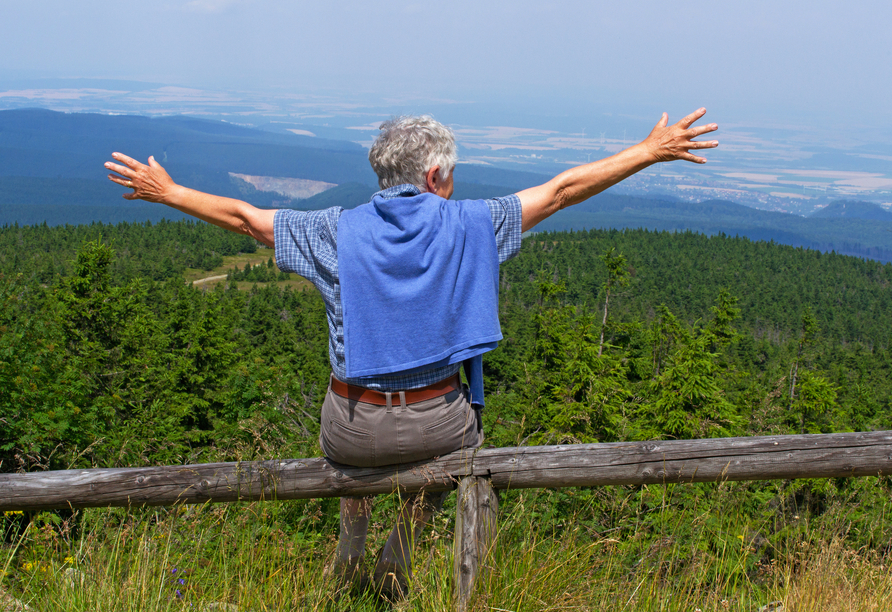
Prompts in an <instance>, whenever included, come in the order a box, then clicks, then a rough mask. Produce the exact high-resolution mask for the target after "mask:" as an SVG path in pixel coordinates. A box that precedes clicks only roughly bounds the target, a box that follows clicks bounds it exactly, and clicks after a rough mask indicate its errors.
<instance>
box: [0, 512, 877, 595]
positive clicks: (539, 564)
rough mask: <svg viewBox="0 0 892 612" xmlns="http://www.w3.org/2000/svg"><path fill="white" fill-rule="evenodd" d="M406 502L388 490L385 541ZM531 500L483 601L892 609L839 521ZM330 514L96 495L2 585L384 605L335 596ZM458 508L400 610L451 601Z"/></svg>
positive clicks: (47, 532) (506, 530)
mask: <svg viewBox="0 0 892 612" xmlns="http://www.w3.org/2000/svg"><path fill="white" fill-rule="evenodd" d="M394 503H395V502H391V501H388V500H384V501H383V502H382V504H383V505H384V506H385V508H384V509H382V512H381V513H380V516H378V518H377V519H376V520H375V521H374V522H375V526H374V529H373V533H372V534H371V536H370V541H369V550H370V551H374V550H375V549H376V547H378V546H380V545H381V544H382V543H383V540H384V538H385V537H386V533H387V524H386V521H387V516H388V513H389V512H390V511H391V510H392V508H391V507H392V506H393V504H394ZM527 510H528V508H525V505H524V504H523V503H521V504H515V506H514V507H513V509H510V510H508V511H506V513H505V514H504V515H503V517H502V520H501V521H500V522H501V525H502V531H501V533H500V535H499V539H498V542H497V545H496V547H495V552H494V553H493V556H492V557H491V558H488V559H487V560H486V561H485V564H484V571H483V573H482V574H481V577H480V579H479V581H478V588H477V593H476V594H475V597H474V599H473V600H472V605H471V609H472V610H475V611H477V612H485V611H486V612H491V611H502V612H505V611H510V612H531V611H544V610H566V611H583V610H598V611H616V612H625V611H631V610H636V611H638V610H646V611H651V610H653V611H658V610H659V611H661V612H662V611H678V612H681V611H684V612H695V611H696V610H700V611H702V612H706V611H717V612H718V611H724V610H733V611H747V612H758V611H759V610H760V609H763V607H764V606H767V605H769V604H771V603H772V602H781V603H782V604H783V609H784V610H785V611H787V612H812V611H813V612H818V611H821V612H835V611H840V612H842V611H846V612H848V611H855V610H858V611H862V610H863V611H873V610H876V611H881V610H892V576H890V572H889V570H888V563H889V559H888V558H885V557H883V556H882V555H881V554H879V553H877V552H870V551H863V550H853V549H852V548H851V547H849V546H847V545H846V543H845V541H844V540H843V539H842V538H841V537H839V535H838V532H836V533H829V532H828V533H827V534H826V536H822V534H821V533H815V530H809V529H805V530H799V531H797V532H795V533H792V534H791V535H790V536H789V537H788V538H786V539H785V540H783V542H782V545H774V548H771V547H769V549H768V550H759V551H757V550H756V549H755V548H752V547H750V546H749V545H748V544H747V543H746V542H745V541H744V538H740V537H737V536H734V535H733V534H729V537H728V538H727V539H725V540H722V539H721V538H717V535H716V533H715V532H714V531H712V529H713V528H712V527H710V524H711V523H710V520H709V519H710V518H711V517H710V516H709V515H708V513H700V514H697V515H694V514H686V515H684V516H681V517H680V518H678V519H677V520H678V521H687V522H688V525H689V526H693V528H694V529H695V531H694V532H693V533H694V534H693V536H692V537H691V538H687V539H685V540H681V539H675V538H673V537H672V536H671V535H670V536H666V537H657V538H651V539H648V540H645V539H642V540H641V541H640V542H637V541H636V538H637V537H638V536H637V534H632V535H631V536H627V537H626V538H625V539H613V538H609V537H592V536H591V533H590V531H588V530H586V529H585V528H583V527H580V526H578V525H576V526H574V525H573V522H572V521H571V522H569V523H568V525H569V526H568V527H566V528H564V529H562V530H560V531H558V532H557V533H553V532H550V531H546V530H544V529H543V526H542V525H540V524H536V523H535V522H534V521H532V520H531V519H529V518H528V517H529V513H528V511H527ZM330 511H331V509H330V508H329V509H328V512H329V513H330ZM325 516H326V512H324V511H323V505H322V504H321V503H320V502H309V503H303V505H297V504H260V503H255V504H241V505H237V504H233V505H220V506H207V507H181V508H170V509H157V510H151V511H149V510H140V511H135V512H132V513H130V514H129V515H128V514H127V513H125V512H123V511H122V510H90V511H84V512H83V513H82V514H81V515H80V516H79V518H78V521H79V525H80V526H81V529H82V531H81V532H80V533H79V534H78V533H75V531H74V530H72V529H71V527H72V526H73V523H71V522H69V523H61V524H53V523H52V522H51V521H50V520H49V519H48V518H47V515H43V516H42V517H39V518H38V520H36V521H33V522H32V523H31V526H30V527H28V529H27V530H26V531H25V532H24V533H21V534H20V540H13V541H12V542H10V543H8V544H7V545H6V549H5V550H4V551H3V552H2V556H0V570H2V569H3V568H4V566H5V568H6V569H5V572H6V574H5V576H4V577H3V582H2V586H3V588H5V589H6V591H8V593H10V594H12V595H13V596H14V597H15V598H17V599H18V600H20V601H22V602H24V603H26V604H27V605H28V606H30V609H32V610H36V611H42V610H46V611H50V610H53V611H55V610H67V611H71V612H80V611H83V612H87V611H90V612H94V611H101V610H134V611H135V610H139V611H162V610H165V611H166V610H229V611H234V610H256V611H260V610H340V609H351V610H375V609H380V606H378V607H376V604H375V601H374V598H373V597H372V596H371V595H367V596H365V597H364V598H362V599H359V600H355V601H351V600H349V599H347V600H341V601H340V602H335V601H334V600H333V597H332V595H333V592H334V591H333V585H332V584H331V582H330V580H329V579H328V578H327V577H326V574H325V570H326V567H327V566H328V565H329V564H330V562H331V559H332V557H333V554H334V546H335V533H334V529H332V528H331V527H332V523H331V521H328V523H326V522H325V520H324V519H325ZM453 516H454V515H453V513H451V512H444V513H442V514H440V515H439V516H437V517H436V518H435V520H434V522H433V525H432V528H431V529H430V530H429V531H428V532H427V533H426V535H425V536H424V540H423V541H422V542H420V543H419V545H418V548H417V554H416V578H415V581H414V584H413V586H412V594H411V596H410V598H409V600H408V601H406V602H404V603H402V604H400V605H399V606H397V609H398V610H418V611H442V610H449V609H452V605H453V604H452V595H451V584H452V577H451V574H452V531H451V529H452V526H453V520H452V519H453ZM0 520H4V519H2V518H0ZM7 520H8V519H7ZM325 525H327V527H326V526H325ZM674 527H680V524H676V525H674V526H673V525H671V524H670V525H669V531H672V530H673V528H674ZM734 529H737V530H738V531H740V532H741V533H745V529H746V526H745V525H737V526H736V527H734ZM722 542H724V544H722ZM717 543H718V544H717ZM750 555H756V557H758V560H757V562H755V563H748V561H747V560H749V561H752V560H753V559H754V558H755V557H751V556H750ZM0 594H2V591H0ZM348 606H351V607H348ZM764 609H765V610H772V609H773V610H778V611H779V610H780V606H779V605H778V604H777V603H775V604H774V606H773V607H768V608H764ZM0 610H2V606H0Z"/></svg>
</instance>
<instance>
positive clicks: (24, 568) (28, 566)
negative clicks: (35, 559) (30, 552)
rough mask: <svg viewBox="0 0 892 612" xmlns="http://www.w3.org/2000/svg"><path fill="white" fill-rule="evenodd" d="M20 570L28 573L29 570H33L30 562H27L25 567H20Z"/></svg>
mask: <svg viewBox="0 0 892 612" xmlns="http://www.w3.org/2000/svg"><path fill="white" fill-rule="evenodd" d="M22 569H23V570H25V571H26V572H30V571H31V570H33V569H34V564H33V563H31V562H30V561H28V562H27V563H25V565H23V566H22Z"/></svg>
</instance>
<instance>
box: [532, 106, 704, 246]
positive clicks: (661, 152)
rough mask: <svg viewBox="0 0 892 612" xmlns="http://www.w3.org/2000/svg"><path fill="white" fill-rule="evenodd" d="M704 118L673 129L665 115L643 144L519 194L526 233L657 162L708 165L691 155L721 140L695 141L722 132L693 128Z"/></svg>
mask: <svg viewBox="0 0 892 612" xmlns="http://www.w3.org/2000/svg"><path fill="white" fill-rule="evenodd" d="M704 114H706V109H705V108H701V109H699V110H697V111H694V112H693V113H691V114H690V115H688V116H687V117H685V118H684V119H682V120H681V121H679V122H678V123H676V124H674V125H669V116H668V115H667V114H666V113H663V117H662V118H661V119H660V121H659V123H657V125H656V126H655V127H654V129H653V130H652V131H651V133H650V135H649V136H648V137H647V138H645V139H644V140H643V141H642V142H640V143H638V144H636V145H634V146H632V147H629V148H628V149H626V150H624V151H620V152H619V153H617V154H616V155H612V156H610V157H606V158H604V159H600V160H598V161H596V162H592V163H590V164H585V165H584V166H577V167H576V168H571V169H570V170H567V171H566V172H562V173H561V174H559V175H557V176H556V177H554V178H553V179H551V180H550V181H548V182H547V183H545V184H544V185H539V186H538V187H531V188H530V189H525V190H523V191H520V192H518V194H517V197H518V198H520V204H521V208H522V210H523V231H527V230H531V229H533V227H535V226H536V224H538V223H539V222H540V221H544V220H545V219H547V218H548V217H550V216H551V215H553V214H554V213H556V212H557V211H559V210H561V209H562V208H567V207H568V206H573V205H574V204H578V203H580V202H582V201H584V200H587V199H589V198H590V197H592V196H593V195H596V194H598V193H601V192H602V191H604V190H605V189H607V188H608V187H611V186H613V185H615V184H617V183H619V182H620V181H622V180H623V179H626V178H628V177H630V176H632V175H633V174H635V173H636V172H638V171H640V170H643V169H644V168H647V167H648V166H650V165H652V164H655V163H657V162H664V161H675V160H679V159H684V160H687V161H691V162H695V163H698V164H705V163H706V160H705V159H704V158H702V157H698V156H696V155H693V154H692V153H691V152H690V151H691V150H692V149H711V148H713V147H717V146H718V145H719V143H718V141H717V140H705V141H694V140H693V139H694V138H696V137H697V136H700V135H702V134H706V133H708V132H714V131H715V130H717V129H718V126H717V125H716V124H714V123H712V124H709V125H704V126H702V127H696V128H692V127H691V126H692V125H693V124H694V122H695V121H697V120H698V119H700V118H701V117H702V116H703V115H704Z"/></svg>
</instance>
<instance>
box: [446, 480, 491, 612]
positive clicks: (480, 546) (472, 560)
mask: <svg viewBox="0 0 892 612" xmlns="http://www.w3.org/2000/svg"><path fill="white" fill-rule="evenodd" d="M498 511H499V498H498V496H497V495H496V492H495V490H494V489H493V488H492V481H491V480H490V479H489V478H481V477H477V476H467V477H465V478H462V479H461V481H460V482H459V484H458V500H457V504H456V516H455V560H454V572H455V609H456V610H457V612H465V611H466V610H467V609H468V601H469V600H470V599H471V593H473V591H474V583H475V582H476V580H477V574H478V573H479V571H480V567H481V565H482V564H483V563H484V562H485V561H486V559H487V556H488V555H489V554H490V552H491V550H492V546H493V544H494V543H495V538H496V533H497V530H498V526H497V524H496V517H497V514H498Z"/></svg>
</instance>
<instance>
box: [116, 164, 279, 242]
mask: <svg viewBox="0 0 892 612" xmlns="http://www.w3.org/2000/svg"><path fill="white" fill-rule="evenodd" d="M112 158H113V159H114V160H115V161H116V162H120V163H114V162H106V163H105V167H106V168H107V169H109V170H111V171H113V172H116V173H117V174H109V175H108V178H109V179H110V180H112V181H114V182H115V183H117V184H119V185H123V186H124V187H129V188H130V189H133V193H125V194H124V197H125V198H126V199H128V200H146V201H148V202H157V203H159V204H166V205H167V206H170V207H171V208H176V209H177V210H179V211H182V212H184V213H186V214H187V215H192V216H193V217H198V218H199V219H201V220H203V221H207V222H208V223H213V224H214V225H217V226H219V227H222V228H223V229H227V230H229V231H232V232H236V233H238V234H247V235H248V236H251V237H252V238H254V239H256V240H258V241H260V242H262V243H263V244H265V245H267V246H269V247H272V246H274V235H273V216H274V215H275V214H276V211H275V210H264V209H261V208H256V207H254V206H251V205H250V204H248V203H247V202H242V201H241V200H234V199H232V198H224V197H221V196H215V195H211V194H209V193H203V192H201V191H195V190H194V189H189V188H187V187H183V186H181V185H177V184H176V183H175V182H173V179H171V178H170V175H169V174H167V171H166V170H164V168H162V167H161V164H159V163H158V162H156V161H155V158H154V157H149V164H148V165H146V164H142V163H140V162H138V161H136V160H135V159H133V158H131V157H127V156H126V155H124V154H122V153H112Z"/></svg>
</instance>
